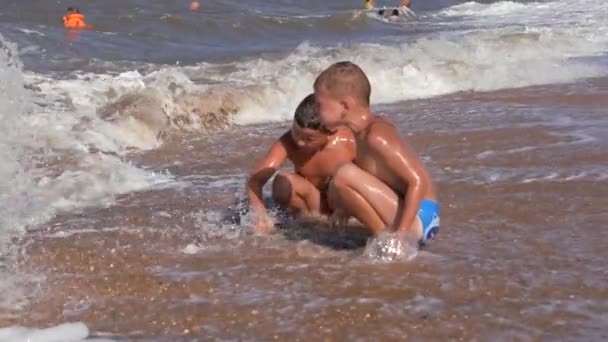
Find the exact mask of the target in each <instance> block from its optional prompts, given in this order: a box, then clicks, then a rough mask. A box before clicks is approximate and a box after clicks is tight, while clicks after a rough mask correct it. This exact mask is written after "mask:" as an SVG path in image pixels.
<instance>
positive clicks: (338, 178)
mask: <svg viewBox="0 0 608 342" xmlns="http://www.w3.org/2000/svg"><path fill="white" fill-rule="evenodd" d="M357 170H358V168H357V166H355V164H353V163H348V164H344V165H342V166H340V167H339V168H338V170H337V171H336V173H335V174H334V176H333V179H332V183H334V186H342V185H348V184H350V183H351V182H352V181H353V180H354V179H355V177H356V176H357Z"/></svg>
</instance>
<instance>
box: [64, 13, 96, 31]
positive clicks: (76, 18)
mask: <svg viewBox="0 0 608 342" xmlns="http://www.w3.org/2000/svg"><path fill="white" fill-rule="evenodd" d="M63 26H65V27H66V28H78V29H83V28H91V25H89V24H87V23H86V22H85V21H84V15H82V14H80V12H79V11H78V10H76V11H74V10H73V9H72V8H68V11H67V13H66V14H65V15H64V16H63Z"/></svg>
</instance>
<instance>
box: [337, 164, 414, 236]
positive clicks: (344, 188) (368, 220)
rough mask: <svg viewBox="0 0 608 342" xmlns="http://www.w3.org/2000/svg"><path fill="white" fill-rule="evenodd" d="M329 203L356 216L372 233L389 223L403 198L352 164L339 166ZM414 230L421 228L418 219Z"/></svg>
mask: <svg viewBox="0 0 608 342" xmlns="http://www.w3.org/2000/svg"><path fill="white" fill-rule="evenodd" d="M329 191H330V198H331V201H332V204H333V205H334V206H335V207H336V208H338V209H340V210H342V211H345V212H346V213H348V214H349V215H351V216H354V217H355V218H357V219H358V220H359V221H360V222H361V223H363V225H365V226H366V227H367V228H368V229H370V230H371V231H372V232H373V233H374V234H378V233H380V232H381V231H383V230H385V229H386V228H387V227H388V226H391V225H392V224H393V222H394V221H395V218H396V215H397V213H398V212H399V210H400V209H401V206H403V200H402V199H401V198H399V196H398V195H397V193H396V192H395V191H394V190H393V189H391V188H390V187H389V186H388V185H386V184H385V183H384V182H382V181H381V180H379V179H378V178H376V177H375V176H373V175H371V174H370V173H368V172H366V171H364V170H362V169H361V168H359V167H358V166H356V165H355V164H352V163H350V164H346V165H343V166H342V167H340V168H339V169H338V171H337V172H336V174H335V175H334V178H333V181H332V183H331V185H330V190H329ZM414 225H415V227H412V228H414V230H415V231H416V233H418V231H419V230H420V231H421V230H422V229H421V227H420V226H421V224H420V222H419V220H418V219H417V220H416V221H415V223H414Z"/></svg>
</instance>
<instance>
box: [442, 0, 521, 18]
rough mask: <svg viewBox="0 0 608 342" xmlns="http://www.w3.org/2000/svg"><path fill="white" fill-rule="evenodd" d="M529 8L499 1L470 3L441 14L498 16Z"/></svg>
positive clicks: (511, 2)
mask: <svg viewBox="0 0 608 342" xmlns="http://www.w3.org/2000/svg"><path fill="white" fill-rule="evenodd" d="M530 7H531V5H528V4H523V3H521V2H513V1H500V2H494V3H491V4H482V3H478V2H473V1H471V2H465V3H462V4H458V5H455V6H452V7H450V8H447V9H445V10H443V11H442V12H441V14H443V15H446V16H500V15H506V14H512V13H514V12H518V11H524V10H526V9H528V8H530Z"/></svg>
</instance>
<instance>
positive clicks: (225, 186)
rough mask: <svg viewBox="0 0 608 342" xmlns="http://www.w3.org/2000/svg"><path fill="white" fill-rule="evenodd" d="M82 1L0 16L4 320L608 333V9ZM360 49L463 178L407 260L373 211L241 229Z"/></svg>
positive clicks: (405, 120) (244, 330) (256, 331)
mask: <svg viewBox="0 0 608 342" xmlns="http://www.w3.org/2000/svg"><path fill="white" fill-rule="evenodd" d="M387 4H388V3H387ZM60 5H61V6H59V7H56V5H55V4H53V5H51V4H47V3H46V2H45V3H43V2H31V3H28V4H22V3H20V2H16V1H9V2H8V5H7V6H5V8H3V9H0V31H1V32H2V34H3V36H4V38H3V42H2V46H3V49H2V51H0V57H1V58H0V63H1V65H2V67H1V69H0V70H2V73H1V74H0V81H1V82H2V84H1V86H2V89H5V90H6V91H3V92H2V94H0V103H2V104H3V106H2V107H3V110H2V111H1V112H0V115H2V121H1V122H2V123H1V124H0V130H1V133H2V134H1V137H0V156H2V158H3V160H4V161H5V163H4V165H3V166H2V167H0V175H2V176H3V177H2V180H1V181H0V190H1V193H2V195H1V197H0V199H1V200H2V203H3V206H2V209H0V213H1V214H2V219H0V251H1V254H0V276H1V277H2V280H1V281H0V290H2V293H3V294H6V295H3V297H2V298H0V307H1V308H2V309H1V310H0V326H11V325H20V326H30V327H38V328H43V327H48V326H52V325H58V324H61V323H64V322H77V321H81V322H84V323H85V324H86V325H87V326H88V329H90V331H91V333H90V334H91V335H92V336H94V337H102V338H114V339H127V340H129V339H143V340H166V339H170V340H192V339H195V340H196V339H200V340H203V339H208V338H215V339H230V340H234V339H239V340H266V339H272V338H274V339H281V340H283V339H295V340H303V339H310V338H313V339H319V338H323V339H328V340H343V339H352V340H368V339H370V338H374V339H377V338H382V339H388V340H392V339H395V340H396V339H400V340H401V339H404V338H405V339H412V340H428V339H447V338H460V339H466V340H489V339H492V340H555V339H560V340H579V339H582V340H603V339H606V338H607V336H608V331H607V330H606V328H605V327H606V326H607V320H608V315H607V314H606V312H608V300H607V299H606V298H608V292H607V290H606V287H605V284H606V281H607V280H608V271H606V268H605V267H604V265H603V264H602V262H603V259H604V258H603V257H605V256H606V252H605V249H604V245H605V244H606V242H607V241H608V235H607V234H608V233H607V230H606V229H603V228H604V227H606V225H607V223H608V214H607V213H606V209H605V208H606V206H607V205H608V200H607V199H606V198H608V187H606V186H605V184H606V181H607V180H608V157H607V156H606V153H605V151H606V147H607V145H608V120H606V108H607V105H608V101H607V100H606V99H607V98H608V97H607V95H608V78H606V70H608V69H606V65H607V64H608V63H606V62H607V59H606V58H605V56H606V51H607V49H606V43H607V42H608V41H607V40H606V34H605V33H606V27H607V26H606V13H608V11H606V5H605V4H604V3H603V2H600V1H591V0H586V1H579V2H577V3H576V4H572V3H568V4H567V5H565V3H564V2H561V1H545V2H487V3H485V4H478V3H472V2H469V3H457V2H455V1H454V2H452V1H428V2H425V3H424V4H422V3H417V2H415V3H414V7H413V9H414V10H415V11H416V13H417V17H416V18H415V19H412V20H410V21H405V22H394V23H391V22H385V21H382V20H377V19H375V18H374V16H373V13H366V12H360V11H357V10H356V9H355V8H353V5H352V4H351V3H348V2H342V1H338V2H333V3H331V4H329V5H328V4H325V3H322V2H314V1H313V2H312V3H311V2H308V3H306V4H300V3H292V2H289V1H282V2H267V1H266V2H254V3H251V4H248V6H247V7H246V8H245V7H243V6H239V5H238V4H237V3H236V2H231V1H216V2H209V3H208V4H206V3H202V11H200V12H198V13H191V12H188V11H187V9H186V7H187V3H184V4H183V6H181V7H180V6H178V5H177V4H173V3H171V4H169V3H167V2H162V1H155V2H141V1H136V0H132V1H127V2H119V3H117V2H114V3H113V2H103V4H102V3H100V4H91V5H90V6H91V7H88V6H87V7H86V8H85V7H84V6H83V7H81V10H83V12H84V13H85V14H87V19H88V21H90V22H91V23H92V24H95V25H96V27H97V28H96V29H95V30H93V31H91V32H82V33H81V34H80V35H77V36H76V37H74V36H73V35H69V36H68V35H66V33H65V32H64V31H63V29H62V28H61V27H59V26H58V25H57V23H56V20H55V18H59V17H60V16H61V15H62V11H63V10H64V7H67V5H66V4H63V3H62V4H60ZM328 6H329V7H328ZM182 7H183V8H182ZM55 12H56V13H55ZM226 12H229V13H231V15H229V16H227V15H225V13H226ZM53 13H55V14H53ZM117 18H118V19H117ZM235 23H236V24H238V25H236V24H235ZM233 24H235V25H236V26H231V25H233ZM244 32H247V35H246V36H245V35H244V34H243V33H244ZM269 37H272V38H269ZM11 41H12V42H14V43H16V44H17V45H16V46H15V47H12V45H11V44H12V43H9V42H11ZM341 59H352V60H354V61H356V62H357V63H359V64H361V65H362V67H363V68H364V70H365V71H366V72H367V73H368V75H369V77H370V79H371V81H372V86H373V94H372V100H373V102H374V108H373V109H374V110H375V111H377V112H378V113H382V114H383V115H386V116H387V117H389V118H390V120H392V121H394V122H396V123H397V125H398V127H399V128H400V129H401V132H402V134H403V135H404V136H405V137H407V139H408V140H409V141H410V142H411V144H412V145H413V146H414V147H415V149H416V150H417V151H418V152H419V153H420V155H421V156H422V158H423V160H424V161H425V163H426V164H427V165H428V167H429V169H430V170H431V173H432V174H433V176H434V178H435V179H436V181H437V183H438V189H439V197H440V201H441V204H442V228H441V231H440V233H439V235H438V236H437V238H436V239H435V240H434V241H432V243H431V244H430V245H429V246H428V248H425V249H424V250H422V251H420V252H417V253H416V252H412V254H409V256H410V257H411V258H406V260H403V259H400V260H395V261H393V262H383V261H382V260H380V259H378V258H376V257H374V255H373V254H372V253H371V252H370V246H373V244H374V241H369V240H368V238H369V237H368V236H367V235H366V234H365V233H364V232H363V231H360V230H357V229H356V228H352V227H351V228H345V229H342V230H339V231H335V230H330V229H329V228H327V227H325V225H323V224H314V223H312V224H311V223H306V222H299V223H293V224H290V225H288V227H286V228H284V229H282V230H281V231H280V232H278V233H276V234H274V235H272V236H269V237H265V236H256V235H253V234H252V233H251V231H250V229H249V227H248V225H247V217H246V216H244V217H243V220H242V221H241V222H234V220H232V218H233V217H232V216H233V213H234V210H233V209H234V206H235V203H236V202H238V201H239V200H240V199H242V197H243V193H244V179H245V177H246V174H247V172H248V170H249V169H250V168H251V167H252V164H253V162H254V160H255V158H257V157H259V156H261V155H262V154H263V153H264V152H265V150H266V148H267V147H268V146H269V145H270V143H271V142H272V141H273V139H274V138H276V137H277V136H278V135H279V134H281V133H282V132H283V131H284V130H286V129H287V128H288V127H289V119H290V117H291V115H292V111H293V109H294V108H295V105H296V104H297V103H298V102H299V100H300V99H301V98H302V97H303V96H304V95H306V94H307V93H308V92H310V91H311V90H312V89H311V84H312V81H313V80H314V77H315V75H316V74H317V73H318V72H319V71H320V70H322V69H323V68H324V67H326V66H327V65H329V64H330V63H331V62H333V61H337V60H341ZM21 61H23V65H21ZM177 61H180V63H179V64H177V65H176V62H177ZM366 245H367V246H368V248H367V249H366V248H365V246H366ZM79 329H81V328H79ZM72 333H74V332H72ZM76 333H79V334H80V333H82V331H81V330H78V331H76Z"/></svg>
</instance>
